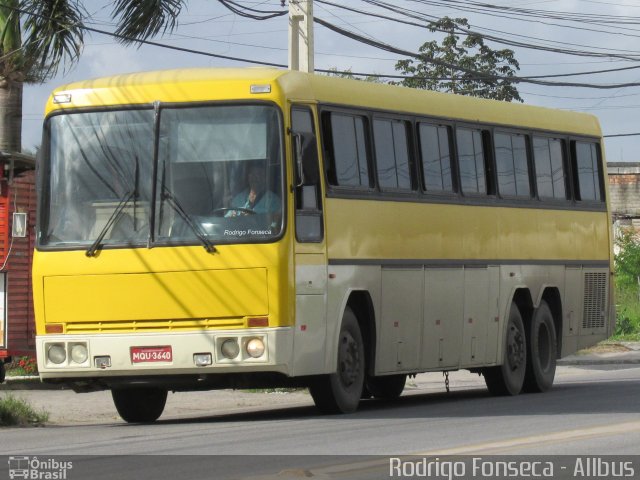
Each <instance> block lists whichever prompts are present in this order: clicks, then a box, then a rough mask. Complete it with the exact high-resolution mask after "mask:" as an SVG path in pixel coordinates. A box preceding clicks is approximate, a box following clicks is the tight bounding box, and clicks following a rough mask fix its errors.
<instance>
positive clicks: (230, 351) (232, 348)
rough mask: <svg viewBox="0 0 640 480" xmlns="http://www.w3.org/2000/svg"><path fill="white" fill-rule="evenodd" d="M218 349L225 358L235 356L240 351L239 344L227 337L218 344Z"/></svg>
mask: <svg viewBox="0 0 640 480" xmlns="http://www.w3.org/2000/svg"><path fill="white" fill-rule="evenodd" d="M220 351H221V352H222V355H223V356H224V357H225V358H228V359H230V360H231V359H234V358H236V357H237V356H238V354H239V353H240V346H239V345H238V341H237V340H235V339H233V338H229V339H227V340H225V341H224V342H222V345H220Z"/></svg>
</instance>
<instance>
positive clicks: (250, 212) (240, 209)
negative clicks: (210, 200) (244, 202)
mask: <svg viewBox="0 0 640 480" xmlns="http://www.w3.org/2000/svg"><path fill="white" fill-rule="evenodd" d="M227 212H240V215H237V216H245V215H255V214H256V212H255V210H251V209H250V208H244V207H220V208H216V209H215V210H214V211H213V212H211V214H212V215H214V216H216V214H218V213H221V214H225V213H227Z"/></svg>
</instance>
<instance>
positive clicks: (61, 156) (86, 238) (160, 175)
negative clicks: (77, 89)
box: [39, 104, 283, 253]
mask: <svg viewBox="0 0 640 480" xmlns="http://www.w3.org/2000/svg"><path fill="white" fill-rule="evenodd" d="M155 113H156V112H155V111H154V110H153V109H140V110H136V109H128V110H120V111H112V110H110V111H101V112H77V113H69V114H61V115H55V116H53V117H51V118H50V120H49V124H50V128H49V132H50V135H49V138H50V140H49V145H48V152H49V154H48V156H47V158H45V164H44V167H45V168H44V171H45V172H48V175H47V176H46V178H45V185H44V189H43V191H44V195H43V208H42V212H43V214H42V215H41V220H40V221H41V225H40V235H39V244H40V245H41V246H49V247H54V248H55V247H61V248H70V247H73V246H77V247H78V248H87V247H89V250H88V253H89V252H90V251H93V250H95V248H96V247H97V246H98V245H99V246H100V247H102V246H122V245H130V246H144V245H147V244H149V243H154V244H160V245H162V244H185V245H190V244H198V243H203V244H207V245H208V244H219V243H246V242H264V241H270V240H273V239H275V238H277V237H278V236H279V235H280V233H281V231H282V223H283V215H282V212H283V202H282V199H283V186H282V185H283V173H282V172H283V168H282V165H283V162H282V138H281V135H282V133H281V132H282V128H281V122H280V116H279V114H278V110H277V109H276V108H275V107H273V106H268V105H229V104H225V105H208V106H189V107H183V106H180V107H165V106H163V107H161V108H160V109H159V110H158V113H159V116H158V117H157V118H156V114H155ZM154 162H157V163H156V165H155V168H154Z"/></svg>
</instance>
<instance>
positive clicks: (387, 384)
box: [365, 374, 407, 400]
mask: <svg viewBox="0 0 640 480" xmlns="http://www.w3.org/2000/svg"><path fill="white" fill-rule="evenodd" d="M406 381H407V376H406V375H404V374H401V375H385V376H384V377H368V378H367V381H366V385H365V386H366V389H367V390H368V392H369V394H370V396H372V397H373V398H380V399H383V400H393V399H394V398H398V397H399V396H400V395H401V394H402V391H403V390H404V384H405V383H406Z"/></svg>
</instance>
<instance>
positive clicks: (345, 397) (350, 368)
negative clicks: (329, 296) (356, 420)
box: [309, 307, 365, 413]
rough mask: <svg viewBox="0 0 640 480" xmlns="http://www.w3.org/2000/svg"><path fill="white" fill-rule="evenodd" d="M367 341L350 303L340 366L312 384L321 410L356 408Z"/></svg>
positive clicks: (340, 341)
mask: <svg viewBox="0 0 640 480" xmlns="http://www.w3.org/2000/svg"><path fill="white" fill-rule="evenodd" d="M364 363H365V353H364V342H363V340H362V333H361V332H360V326H359V325H358V319H357V318H356V316H355V314H354V313H353V311H352V310H351V309H350V308H349V307H347V308H346V309H345V311H344V315H343V317H342V325H341V327H340V336H339V339H338V369H337V371H336V372H335V373H332V374H330V375H322V376H319V377H318V378H316V379H315V380H314V381H312V382H311V385H309V392H310V393H311V397H312V398H313V401H314V403H315V404H316V407H317V408H318V410H320V411H321V412H322V413H351V412H354V411H356V409H357V408H358V404H359V403H360V396H361V395H362V392H363V386H364Z"/></svg>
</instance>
